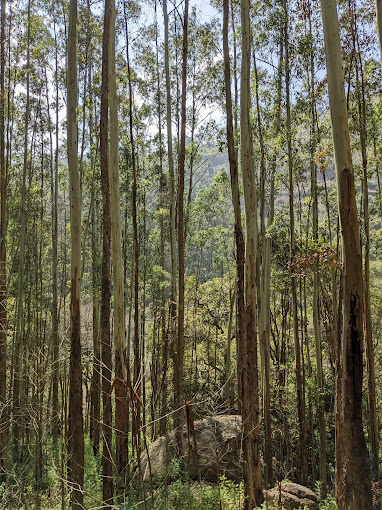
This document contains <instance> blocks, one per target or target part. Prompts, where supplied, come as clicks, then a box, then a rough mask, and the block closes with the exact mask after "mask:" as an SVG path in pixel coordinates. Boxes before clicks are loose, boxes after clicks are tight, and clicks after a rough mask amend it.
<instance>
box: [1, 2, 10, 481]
mask: <svg viewBox="0 0 382 510" xmlns="http://www.w3.org/2000/svg"><path fill="white" fill-rule="evenodd" d="M5 20H6V2H5V0H2V1H1V33H0V37H1V40H0V66H1V71H0V409H1V411H0V483H4V482H5V481H6V472H7V423H8V419H7V411H6V391H7V333H8V317H7V298H8V291H7V266H6V263H7V245H6V238H7V215H6V214H7V213H6V211H7V208H6V205H7V176H6V168H5V83H4V81H5V80H4V77H5Z"/></svg>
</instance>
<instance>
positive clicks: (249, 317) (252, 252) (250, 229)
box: [240, 0, 263, 510]
mask: <svg viewBox="0 0 382 510" xmlns="http://www.w3.org/2000/svg"><path fill="white" fill-rule="evenodd" d="M241 49H242V58H241V87H240V135H241V137H240V152H241V169H242V174H243V187H244V206H245V232H246V235H245V239H246V241H245V243H246V244H245V315H246V330H247V335H246V338H245V344H244V348H243V350H242V352H241V354H242V355H243V365H242V381H241V383H242V385H243V389H242V396H243V398H242V418H243V454H244V459H243V461H244V492H245V495H246V499H245V509H246V510H249V509H251V510H252V508H253V507H254V506H258V505H260V504H261V502H262V500H263V493H262V489H261V472H260V447H259V381H258V361H257V303H256V290H257V278H258V275H257V267H256V258H257V199H256V184H255V180H254V174H255V172H254V168H253V154H252V137H251V125H250V110H251V101H250V94H251V93H250V62H251V35H250V2H249V0H242V2H241Z"/></svg>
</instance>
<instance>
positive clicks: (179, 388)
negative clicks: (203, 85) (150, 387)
mask: <svg viewBox="0 0 382 510" xmlns="http://www.w3.org/2000/svg"><path fill="white" fill-rule="evenodd" d="M187 51H188V0H185V5H184V21H183V50H182V100H181V129H180V147H179V161H178V264H179V267H178V269H179V273H178V276H179V296H178V337H177V342H176V346H175V350H174V383H175V409H176V413H175V423H174V425H175V429H176V434H177V444H178V448H179V451H180V452H181V453H183V444H182V443H183V441H182V429H181V427H182V425H183V418H184V408H183V403H184V386H183V385H184V382H183V375H184V374H183V369H184V362H183V360H184V240H185V239H184V238H185V233H184V221H183V219H184V173H185V160H186V88H187Z"/></svg>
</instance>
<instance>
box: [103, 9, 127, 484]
mask: <svg viewBox="0 0 382 510" xmlns="http://www.w3.org/2000/svg"><path fill="white" fill-rule="evenodd" d="M110 9H111V16H110V35H109V68H108V82H109V107H110V151H109V160H108V163H109V165H108V167H109V168H108V170H109V183H110V204H111V207H110V213H111V251H112V266H113V292H114V302H113V306H114V330H113V331H114V350H115V377H116V381H117V383H116V390H115V397H116V398H115V430H116V450H117V452H116V461H117V470H118V475H119V476H120V477H121V479H122V481H123V485H124V481H125V478H126V475H127V469H128V468H127V460H128V437H127V413H128V405H127V381H126V364H125V356H126V351H125V299H124V277H123V261H122V240H121V219H120V218H121V213H120V192H119V158H118V111H117V84H116V73H115V18H116V11H115V2H114V0H111V6H110Z"/></svg>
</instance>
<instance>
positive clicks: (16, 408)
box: [13, 1, 30, 462]
mask: <svg viewBox="0 0 382 510" xmlns="http://www.w3.org/2000/svg"><path fill="white" fill-rule="evenodd" d="M27 30H28V35H27V38H28V40H27V62H26V65H27V68H28V69H29V65H30V1H29V2H28V27H27ZM29 91H30V76H29V73H27V76H26V106H25V123H24V162H23V177H22V188H21V221H20V246H19V266H18V283H17V300H16V303H17V317H16V328H15V329H16V334H15V356H14V360H15V368H14V383H13V418H14V425H13V437H14V459H15V461H16V462H17V461H18V455H19V451H18V447H19V442H20V423H19V419H20V418H19V416H20V414H21V413H20V411H21V380H22V366H21V365H22V359H23V355H24V352H23V347H24V346H23V345H22V344H23V343H24V342H23V336H24V265H25V236H26V226H27V216H26V181H27V171H28V163H29V158H28V131H29V116H30V95H29Z"/></svg>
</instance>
